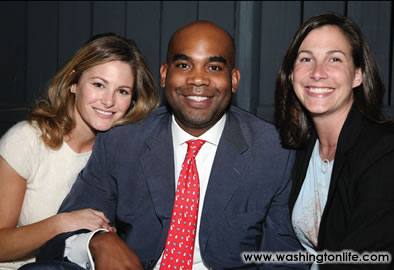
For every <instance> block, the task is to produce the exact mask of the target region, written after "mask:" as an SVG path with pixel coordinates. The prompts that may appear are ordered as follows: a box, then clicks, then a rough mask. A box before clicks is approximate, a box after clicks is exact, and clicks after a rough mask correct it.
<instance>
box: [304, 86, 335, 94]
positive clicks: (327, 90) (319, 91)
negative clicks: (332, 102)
mask: <svg viewBox="0 0 394 270" xmlns="http://www.w3.org/2000/svg"><path fill="white" fill-rule="evenodd" d="M308 91H309V92H311V93H315V94H323V93H331V92H332V91H334V89H332V88H310V87H309V88H308Z"/></svg>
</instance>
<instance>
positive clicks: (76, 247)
mask: <svg viewBox="0 0 394 270" xmlns="http://www.w3.org/2000/svg"><path fill="white" fill-rule="evenodd" d="M225 122H226V115H225V114H224V115H223V117H222V118H221V119H220V120H219V121H218V122H217V123H216V124H215V125H214V126H213V127H212V128H210V129H209V130H208V131H206V132H205V133H204V134H202V135H201V136H200V137H198V138H197V137H193V136H192V135H190V134H189V133H187V132H185V131H184V130H183V129H182V128H181V127H180V126H179V125H178V124H177V122H176V121H175V117H174V116H172V123H171V132H172V141H173V148H174V165H175V166H174V167H175V179H174V180H175V187H176V184H177V181H178V178H179V174H180V172H181V169H182V164H183V161H184V160H185V156H186V152H187V144H186V142H187V141H189V140H195V139H200V140H204V141H206V142H205V144H204V145H203V146H202V147H201V149H200V151H199V152H198V154H197V156H196V166H197V171H198V176H199V181H200V203H199V209H198V222H197V237H196V241H195V245H196V246H195V248H194V255H193V270H203V269H204V270H205V269H208V268H207V267H206V266H205V265H204V263H203V261H202V258H201V253H200V243H199V241H198V236H199V232H200V219H201V212H202V208H203V205H204V198H205V192H206V190H207V186H208V180H209V175H210V174H211V169H212V165H213V161H214V158H215V154H216V150H217V146H218V144H219V140H220V137H221V136H222V133H223V129H224V124H225ZM99 231H105V230H97V231H95V232H89V233H86V234H78V235H73V236H71V237H69V238H68V239H67V240H66V248H65V252H64V256H65V257H68V259H69V260H70V261H72V262H74V263H76V264H78V265H79V266H81V267H82V268H85V269H93V270H94V262H93V260H92V257H91V254H90V251H89V241H90V239H91V238H92V236H93V235H94V234H95V233H97V232H99ZM162 256H163V254H162ZM162 256H161V257H160V259H159V261H158V262H157V264H156V266H155V268H154V269H157V270H158V269H159V268H160V262H161V258H162Z"/></svg>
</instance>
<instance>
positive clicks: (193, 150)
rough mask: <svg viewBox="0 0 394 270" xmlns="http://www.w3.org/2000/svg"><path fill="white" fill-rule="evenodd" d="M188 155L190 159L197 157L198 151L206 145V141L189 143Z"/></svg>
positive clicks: (191, 141)
mask: <svg viewBox="0 0 394 270" xmlns="http://www.w3.org/2000/svg"><path fill="white" fill-rule="evenodd" d="M186 143H187V154H186V156H188V157H193V158H194V157H196V155H197V154H198V151H200V149H201V146H202V145H203V144H204V143H205V141H204V140H190V141H187V142H186Z"/></svg>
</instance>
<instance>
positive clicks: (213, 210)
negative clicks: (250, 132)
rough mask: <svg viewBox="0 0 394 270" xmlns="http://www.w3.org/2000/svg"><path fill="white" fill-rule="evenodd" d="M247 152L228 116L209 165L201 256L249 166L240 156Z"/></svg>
mask: <svg viewBox="0 0 394 270" xmlns="http://www.w3.org/2000/svg"><path fill="white" fill-rule="evenodd" d="M247 149H248V146H247V144H246V142H245V139H244V137H243V135H242V132H241V129H240V126H239V121H238V120H237V119H235V118H232V117H231V112H229V113H228V114H227V120H226V125H225V127H224V130H223V134H222V137H221V139H220V141H219V145H218V149H217V151H216V155H215V159H214V162H213V165H212V170H211V174H210V177H209V182H208V187H207V191H206V194H205V200H204V205H203V210H202V215H201V221H200V237H199V241H200V249H201V253H202V254H204V252H205V248H206V243H207V241H208V238H209V235H210V233H211V232H212V230H213V228H214V226H215V224H216V222H217V221H218V219H219V218H220V217H221V213H222V212H223V211H224V209H225V207H226V205H227V204H228V202H229V201H230V199H231V197H232V195H233V194H234V192H235V191H236V189H237V187H238V186H239V183H240V181H242V177H243V176H245V173H244V171H245V170H246V169H247V167H248V164H247V163H246V160H245V159H244V157H243V156H242V153H243V152H244V151H246V150H247Z"/></svg>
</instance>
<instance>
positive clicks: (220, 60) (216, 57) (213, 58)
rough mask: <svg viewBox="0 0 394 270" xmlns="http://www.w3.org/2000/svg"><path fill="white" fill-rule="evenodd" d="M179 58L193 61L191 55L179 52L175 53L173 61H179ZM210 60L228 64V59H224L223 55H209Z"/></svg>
mask: <svg viewBox="0 0 394 270" xmlns="http://www.w3.org/2000/svg"><path fill="white" fill-rule="evenodd" d="M177 60H186V61H191V60H192V58H191V57H190V56H187V55H186V54H182V53H178V54H175V55H174V56H173V57H172V61H173V62H174V61H177ZM208 61H209V62H219V63H223V64H227V61H226V59H224V57H221V56H210V57H208Z"/></svg>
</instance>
